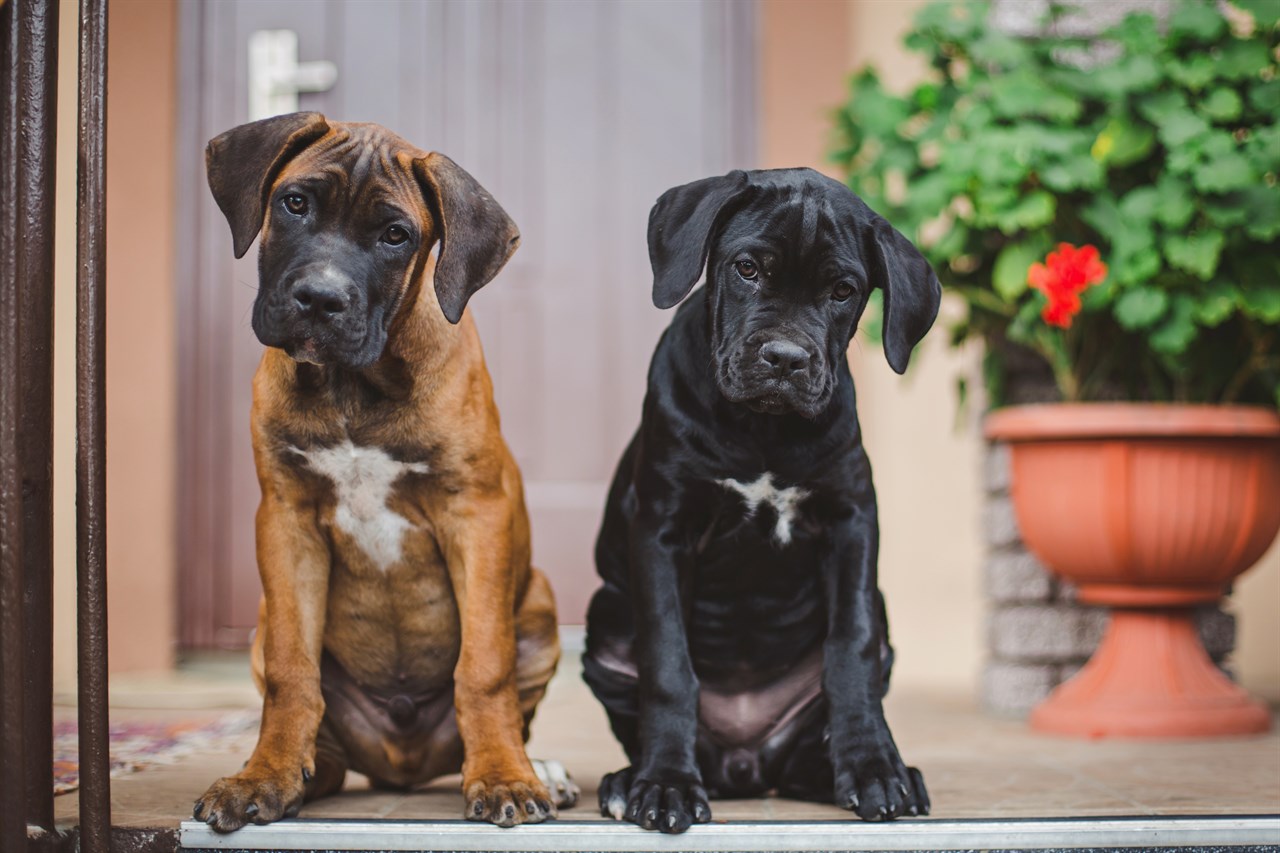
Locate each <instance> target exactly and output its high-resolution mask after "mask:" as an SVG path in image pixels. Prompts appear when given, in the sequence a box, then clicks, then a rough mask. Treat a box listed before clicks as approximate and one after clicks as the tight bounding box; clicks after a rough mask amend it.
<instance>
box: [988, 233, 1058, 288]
mask: <svg viewBox="0 0 1280 853" xmlns="http://www.w3.org/2000/svg"><path fill="white" fill-rule="evenodd" d="M1048 242H1049V241H1048V240H1045V239H1044V238H1042V237H1037V238H1032V239H1029V240H1024V241H1022V242H1020V243H1010V244H1009V245H1007V246H1005V247H1004V248H1003V249H1001V250H1000V254H999V255H997V256H996V263H995V266H994V267H993V268H992V270H991V284H992V286H993V287H994V288H995V291H996V293H998V294H1000V295H1001V296H1002V297H1003V298H1004V299H1005V300H1006V301H1008V302H1013V301H1015V300H1016V299H1017V298H1018V297H1019V296H1021V295H1022V293H1023V291H1025V290H1026V289H1027V270H1028V269H1030V267H1031V265H1032V264H1034V263H1036V262H1037V261H1042V260H1044V256H1045V252H1046V250H1047V248H1048V246H1047V244H1048Z"/></svg>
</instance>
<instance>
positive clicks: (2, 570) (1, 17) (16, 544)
mask: <svg viewBox="0 0 1280 853" xmlns="http://www.w3.org/2000/svg"><path fill="white" fill-rule="evenodd" d="M13 6H14V4H13V3H5V4H3V5H0V40H2V43H0V50H3V60H4V64H3V67H0V97H3V102H2V103H0V198H3V199H4V200H5V203H4V204H0V850H5V851H8V850H24V849H26V845H27V798H26V749H25V740H26V732H25V730H24V718H25V716H26V714H25V706H24V703H23V701H22V676H23V670H24V669H25V668H26V651H25V649H24V642H23V641H24V639H25V638H24V630H23V629H24V627H25V622H26V620H25V619H23V612H22V611H23V603H22V591H23V587H24V586H25V580H24V577H23V566H22V470H21V466H20V465H19V461H18V412H19V411H21V408H22V406H21V403H20V402H19V397H20V387H21V383H20V382H19V377H18V371H17V364H18V352H19V344H18V301H19V300H18V293H19V282H18V256H17V241H18V239H17V238H18V207H19V205H18V204H17V190H18V163H17V147H18V145H17V143H18V131H19V129H20V128H21V126H22V125H21V121H20V119H19V116H18V44H17V41H18V40H17V35H18V26H17V21H16V20H15V19H16V17H17V15H16V13H15V11H14V8H13Z"/></svg>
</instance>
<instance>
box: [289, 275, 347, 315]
mask: <svg viewBox="0 0 1280 853" xmlns="http://www.w3.org/2000/svg"><path fill="white" fill-rule="evenodd" d="M293 302H294V304H295V305H297V306H298V311H299V312H300V313H302V314H304V315H306V316H310V317H316V318H318V319H322V320H332V319H333V318H335V317H337V316H338V315H339V314H341V313H342V312H343V311H346V310H347V308H348V307H350V305H351V297H350V296H349V295H348V294H347V292H346V291H345V290H344V289H343V288H341V287H336V286H334V285H332V284H325V283H322V282H317V281H303V282H299V283H298V284H296V285H294V288H293Z"/></svg>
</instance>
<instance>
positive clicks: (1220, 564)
mask: <svg viewBox="0 0 1280 853" xmlns="http://www.w3.org/2000/svg"><path fill="white" fill-rule="evenodd" d="M986 435H987V437H988V438H991V439H996V440H999V441H1005V442H1008V443H1009V445H1010V447H1011V449H1012V465H1013V501H1014V510H1015V512H1016V514H1017V517H1018V524H1019V527H1020V528H1021V531H1022V536H1023V538H1024V540H1025V541H1026V543H1027V546H1028V547H1029V548H1030V549H1031V550H1032V552H1034V553H1035V554H1036V556H1037V557H1039V558H1040V559H1041V561H1043V562H1044V563H1045V565H1047V566H1048V567H1049V568H1050V569H1052V570H1053V571H1054V572H1056V573H1058V574H1059V575H1061V576H1063V577H1065V578H1066V579H1068V580H1069V581H1071V582H1072V583H1074V584H1075V585H1076V587H1077V589H1078V592H1079V599H1080V600H1081V601H1082V602H1085V603H1089V604H1103V605H1107V606H1109V607H1110V608H1111V621H1110V624H1109V626H1108V628H1107V632H1106V635H1105V637H1104V639H1103V641H1102V644H1101V645H1100V646H1099V648H1098V650H1097V651H1096V652H1095V653H1094V655H1093V657H1092V658H1091V659H1090V661H1089V662H1088V663H1087V664H1086V665H1085V667H1084V669H1082V670H1081V671H1080V672H1079V673H1078V674H1077V675H1076V676H1075V677H1074V678H1072V679H1071V680H1069V681H1067V682H1065V683H1063V684H1062V685H1060V686H1059V687H1058V688H1057V689H1056V690H1055V691H1054V692H1053V693H1052V694H1051V695H1050V696H1049V698H1048V699H1046V700H1045V701H1044V702H1042V703H1041V704H1040V705H1039V706H1038V707H1037V708H1036V709H1035V710H1034V711H1033V713H1032V716H1031V725H1032V727H1033V728H1036V729H1039V730H1041V731H1049V732H1057V733H1061V734H1070V735H1077V736H1083V737H1107V736H1122V737H1195V736H1207V735H1225V734H1245V733H1249V732H1261V731H1266V730H1267V729H1268V727H1269V726H1270V714H1269V713H1268V711H1267V709H1266V707H1265V706H1264V705H1262V703H1260V702H1256V701H1254V700H1253V699H1251V698H1250V697H1249V696H1248V695H1247V694H1246V693H1245V692H1244V691H1243V690H1242V689H1240V688H1239V687H1238V686H1237V685H1235V684H1234V683H1233V682H1232V681H1231V680H1230V679H1228V678H1227V677H1226V676H1224V675H1223V674H1222V673H1221V671H1219V670H1218V668H1217V667H1216V666H1214V664H1213V662H1212V661H1211V660H1210V659H1209V656H1208V655H1207V654H1206V653H1205V650H1204V648H1203V646H1202V645H1201V644H1200V639H1199V636H1198V634H1197V633H1196V630H1195V625H1194V623H1193V621H1192V607H1193V606H1194V605H1197V604H1202V603H1211V602H1214V601H1217V600H1218V598H1219V597H1220V596H1222V594H1223V593H1224V592H1225V590H1226V589H1227V587H1228V586H1229V585H1230V583H1231V582H1232V580H1233V579H1235V578H1236V577H1237V576H1238V575H1239V574H1240V573H1241V572H1243V571H1245V570H1246V569H1248V568H1249V567H1250V566H1252V565H1253V564H1254V563H1256V562H1257V561H1258V559H1259V558H1261V557H1262V555H1263V553H1265V552H1266V550H1267V548H1268V547H1269V546H1270V544H1271V542H1272V540H1273V539H1274V538H1275V536H1276V532H1277V530H1280V415H1278V414H1277V413H1276V412H1275V411H1272V410H1269V409H1264V408H1256V407H1247V406H1190V405H1165V404H1127V403H1115V404H1112V403H1097V404H1060V405H1039V406H1019V407H1013V408H1009V409H1004V410H1000V411H996V412H994V413H992V414H991V415H989V416H988V417H987V421H986Z"/></svg>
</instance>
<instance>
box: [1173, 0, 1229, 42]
mask: <svg viewBox="0 0 1280 853" xmlns="http://www.w3.org/2000/svg"><path fill="white" fill-rule="evenodd" d="M1226 29H1227V22H1226V19H1225V18H1223V17H1222V15H1220V14H1219V13H1218V10H1217V9H1214V8H1213V6H1211V5H1210V4H1208V3H1206V2H1203V0H1183V2H1182V3H1179V4H1178V5H1177V6H1176V8H1175V9H1174V11H1173V15H1172V16H1171V17H1170V18H1169V32H1170V34H1171V35H1174V36H1180V37H1184V38H1190V39H1195V40H1197V41H1202V42H1211V41H1213V40H1214V39H1216V38H1218V37H1219V36H1221V35H1222V34H1223V33H1224V32H1226Z"/></svg>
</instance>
